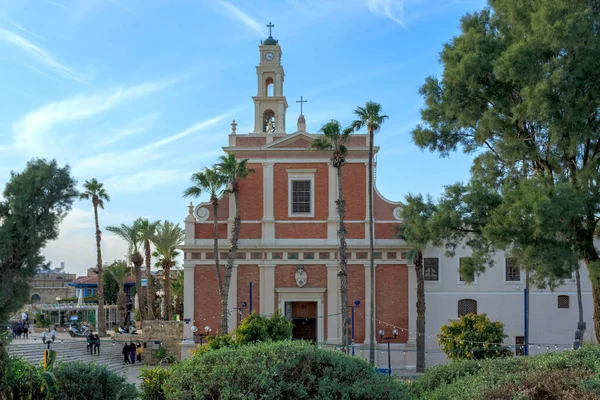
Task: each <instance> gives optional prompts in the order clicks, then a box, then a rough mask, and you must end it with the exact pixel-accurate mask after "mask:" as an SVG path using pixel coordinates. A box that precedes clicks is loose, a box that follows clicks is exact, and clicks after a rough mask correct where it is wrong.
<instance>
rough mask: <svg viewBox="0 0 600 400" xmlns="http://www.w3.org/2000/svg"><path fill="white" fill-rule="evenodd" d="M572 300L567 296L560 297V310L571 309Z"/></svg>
mask: <svg viewBox="0 0 600 400" xmlns="http://www.w3.org/2000/svg"><path fill="white" fill-rule="evenodd" d="M570 300H571V299H570V298H569V296H567V295H564V294H561V295H560V296H558V308H569V307H570V304H569V303H570Z"/></svg>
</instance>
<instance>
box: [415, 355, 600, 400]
mask: <svg viewBox="0 0 600 400" xmlns="http://www.w3.org/2000/svg"><path fill="white" fill-rule="evenodd" d="M411 392H412V393H413V394H414V395H415V396H416V397H418V398H420V399H426V400H442V399H444V400H445V399H464V400H475V399H486V400H488V399H490V400H494V399H573V400H575V399H597V398H600V347H599V346H586V347H584V348H583V349H580V350H577V351H564V352H553V353H546V354H539V355H537V356H533V357H515V358H511V359H496V360H464V361H456V362H452V363H450V364H447V365H440V366H436V367H432V368H428V369H427V370H426V371H425V374H424V375H422V376H420V377H419V378H418V379H417V380H416V381H414V382H413V384H412V385H411Z"/></svg>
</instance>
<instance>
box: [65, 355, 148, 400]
mask: <svg viewBox="0 0 600 400" xmlns="http://www.w3.org/2000/svg"><path fill="white" fill-rule="evenodd" d="M54 375H55V376H56V380H57V382H58V387H57V389H58V390H57V394H56V397H55V398H56V399H57V400H62V399H65V400H66V399H86V400H114V399H121V400H125V399H135V398H137V390H136V388H135V386H134V385H132V384H130V383H127V382H126V380H125V378H124V377H122V376H120V375H117V374H116V373H114V372H112V371H111V370H109V369H108V368H106V367H105V366H104V365H97V364H89V363H82V362H67V363H59V364H58V366H56V367H55V368H54Z"/></svg>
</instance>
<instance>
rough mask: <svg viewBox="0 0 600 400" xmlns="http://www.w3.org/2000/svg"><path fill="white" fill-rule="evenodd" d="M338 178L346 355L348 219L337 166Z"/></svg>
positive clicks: (342, 312) (346, 347)
mask: <svg viewBox="0 0 600 400" xmlns="http://www.w3.org/2000/svg"><path fill="white" fill-rule="evenodd" d="M337 178H338V200H337V201H336V205H337V213H338V218H339V220H340V221H339V226H338V238H339V239H340V247H339V253H340V272H339V273H338V276H339V277H340V297H341V300H342V304H341V316H342V343H343V346H344V349H345V350H346V353H348V352H349V350H350V348H349V347H348V257H347V255H346V249H347V247H346V234H347V233H348V232H347V231H346V225H345V224H344V218H345V217H346V201H345V200H344V194H343V193H344V192H343V188H342V166H341V165H338V166H337Z"/></svg>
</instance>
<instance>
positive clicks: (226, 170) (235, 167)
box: [216, 154, 255, 334]
mask: <svg viewBox="0 0 600 400" xmlns="http://www.w3.org/2000/svg"><path fill="white" fill-rule="evenodd" d="M219 160H221V162H219V163H218V164H217V165H216V169H217V171H218V172H219V174H221V175H223V176H224V177H225V178H226V180H227V184H228V186H229V189H228V190H227V191H226V192H228V193H230V194H233V198H234V202H235V219H234V220H233V227H232V228H231V244H230V247H229V257H228V258H227V270H226V271H225V284H224V288H223V290H224V292H225V302H224V304H222V307H223V309H224V310H227V300H228V299H229V296H228V294H229V285H230V283H231V274H232V273H233V263H234V261H235V254H236V252H237V249H238V246H237V244H238V238H239V235H240V226H241V223H242V220H241V218H240V209H239V195H240V181H241V180H244V179H246V178H247V177H248V175H250V174H253V173H254V172H255V171H254V170H253V169H251V168H247V167H246V163H247V162H248V159H244V160H241V161H239V162H238V161H237V160H236V159H235V156H234V155H233V154H228V155H227V156H221V157H220V158H219ZM228 315H229V314H228ZM227 325H228V321H227V320H225V324H223V321H221V331H222V332H223V333H224V334H225V333H227V328H228V327H227Z"/></svg>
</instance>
